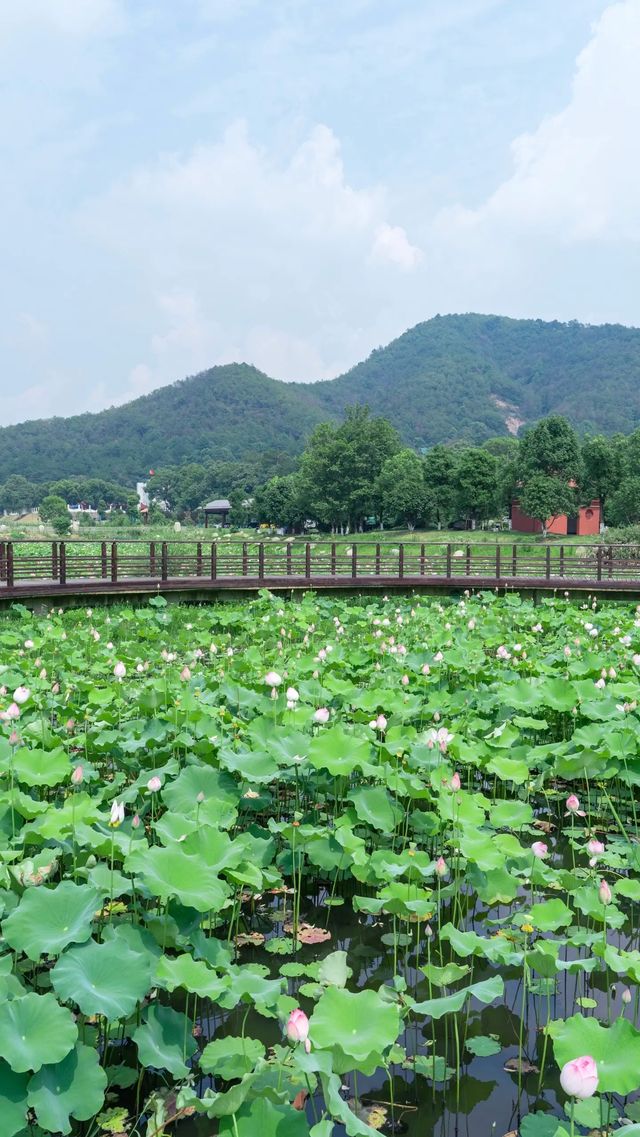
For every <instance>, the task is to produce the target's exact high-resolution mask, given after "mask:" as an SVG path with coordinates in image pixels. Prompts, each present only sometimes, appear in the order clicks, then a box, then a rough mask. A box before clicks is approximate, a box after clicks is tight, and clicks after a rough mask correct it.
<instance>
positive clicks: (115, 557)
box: [0, 539, 640, 591]
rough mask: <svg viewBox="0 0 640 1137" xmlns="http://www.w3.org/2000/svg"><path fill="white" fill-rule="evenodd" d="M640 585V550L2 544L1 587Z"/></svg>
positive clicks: (278, 543) (272, 543)
mask: <svg viewBox="0 0 640 1137" xmlns="http://www.w3.org/2000/svg"><path fill="white" fill-rule="evenodd" d="M182 579H185V580H186V579H189V580H195V581H197V580H205V579H206V580H209V581H212V580H213V581H220V582H225V581H227V582H233V581H234V580H241V579H247V580H249V579H250V580H253V581H256V580H257V581H262V580H264V581H265V582H268V581H269V580H292V581H296V580H304V581H311V582H313V581H314V580H315V581H318V582H324V583H328V582H330V581H331V580H336V581H344V580H346V579H350V580H361V581H366V580H369V581H371V582H374V581H375V580H376V579H378V580H380V581H381V582H383V583H384V582H389V583H392V582H393V581H402V580H404V579H408V580H417V579H424V580H425V581H427V580H429V579H430V580H432V581H437V580H442V581H451V582H452V583H455V581H456V580H458V579H460V580H463V579H464V580H471V581H473V580H482V581H484V582H485V583H490V582H492V581H502V582H507V583H508V582H509V581H527V580H532V581H557V582H562V581H566V582H568V583H570V582H571V581H572V580H581V581H590V580H593V581H594V583H598V582H606V581H618V582H624V581H634V582H638V581H640V548H639V547H638V546H633V545H586V544H584V545H582V544H573V543H572V544H566V545H564V544H555V543H554V544H547V545H544V544H540V545H535V544H516V543H514V544H508V543H505V542H501V543H495V544H494V543H488V542H486V543H485V542H477V543H468V542H464V541H461V542H455V541H448V542H437V541H431V542H425V543H422V544H420V543H417V542H401V543H396V544H392V543H388V542H387V543H385V542H371V541H367V540H364V539H363V540H361V541H355V542H353V543H352V544H345V543H344V542H336V541H325V540H316V541H306V542H304V541H295V542H294V541H287V540H273V539H271V540H267V541H233V540H230V541H228V540H225V541H200V540H196V541H192V540H176V541H173V540H172V541H158V540H155V541H153V540H152V541H140V540H136V541H130V540H121V541H118V540H116V541H96V540H93V541H92V540H56V541H42V540H38V541H28V540H25V541H23V540H16V541H6V540H2V541H0V588H1V587H2V586H5V587H7V588H11V589H20V588H24V589H25V591H26V590H27V589H28V587H29V586H30V585H31V586H33V587H34V588H37V586H38V585H45V584H46V583H55V584H58V585H62V586H65V585H68V586H70V585H71V584H72V583H75V584H77V585H80V586H81V585H82V583H83V582H87V583H88V582H93V583H95V582H100V581H102V582H104V585H105V588H107V587H108V586H109V584H114V585H116V584H123V583H126V582H127V581H132V582H135V581H139V582H145V581H146V582H147V583H148V582H154V581H158V583H160V584H161V583H162V582H163V581H173V580H182Z"/></svg>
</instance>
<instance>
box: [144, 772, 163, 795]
mask: <svg viewBox="0 0 640 1137" xmlns="http://www.w3.org/2000/svg"><path fill="white" fill-rule="evenodd" d="M147 789H148V790H149V791H150V792H151V793H152V794H157V792H158V790H160V789H162V782H161V781H160V778H159V777H158V775H157V774H154V775H153V777H152V778H149V781H148V782H147Z"/></svg>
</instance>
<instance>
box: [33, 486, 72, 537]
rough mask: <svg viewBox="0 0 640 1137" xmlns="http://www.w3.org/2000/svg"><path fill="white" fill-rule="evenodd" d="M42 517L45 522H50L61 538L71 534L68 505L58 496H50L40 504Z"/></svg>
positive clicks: (44, 498)
mask: <svg viewBox="0 0 640 1137" xmlns="http://www.w3.org/2000/svg"><path fill="white" fill-rule="evenodd" d="M40 517H41V518H42V520H43V521H48V522H49V524H50V525H52V526H53V528H54V529H55V531H56V533H59V534H60V536H63V535H64V534H65V533H68V532H69V529H70V527H71V517H70V516H69V510H68V509H67V503H66V501H65V500H64V498H63V497H60V496H59V495H58V494H48V495H47V497H43V499H42V501H41V502H40Z"/></svg>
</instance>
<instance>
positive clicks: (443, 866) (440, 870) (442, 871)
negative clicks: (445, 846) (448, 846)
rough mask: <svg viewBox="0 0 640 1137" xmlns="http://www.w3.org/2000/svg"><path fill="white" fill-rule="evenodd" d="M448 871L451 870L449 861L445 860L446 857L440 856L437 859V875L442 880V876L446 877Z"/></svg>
mask: <svg viewBox="0 0 640 1137" xmlns="http://www.w3.org/2000/svg"><path fill="white" fill-rule="evenodd" d="M448 872H449V869H448V867H447V862H446V861H445V859H444V857H438V859H437V861H436V876H439V877H440V879H441V880H442V878H443V877H445V876H446V875H447V873H448Z"/></svg>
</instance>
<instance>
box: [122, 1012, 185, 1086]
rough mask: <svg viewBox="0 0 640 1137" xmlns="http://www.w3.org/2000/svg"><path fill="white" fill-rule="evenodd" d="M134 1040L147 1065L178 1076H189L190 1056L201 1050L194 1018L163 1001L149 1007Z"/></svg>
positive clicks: (139, 1055)
mask: <svg viewBox="0 0 640 1137" xmlns="http://www.w3.org/2000/svg"><path fill="white" fill-rule="evenodd" d="M133 1041H134V1042H135V1044H136V1046H137V1047H138V1058H139V1059H140V1061H141V1063H142V1065H143V1066H151V1067H154V1068H155V1069H157V1070H168V1071H169V1073H170V1074H173V1076H174V1078H185V1077H186V1076H187V1074H188V1073H189V1067H188V1066H187V1059H188V1058H192V1057H193V1055H194V1054H195V1052H196V1050H197V1049H198V1047H197V1044H196V1040H195V1038H194V1037H193V1023H192V1022H191V1021H190V1019H188V1018H187V1016H186V1015H183V1014H182V1013H181V1012H180V1011H174V1010H173V1009H172V1008H171V1007H162V1006H160V1005H159V1004H154V1005H153V1006H151V1007H149V1008H148V1010H147V1015H146V1021H145V1022H144V1024H143V1025H142V1026H140V1027H138V1029H137V1030H136V1031H134V1034H133Z"/></svg>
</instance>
